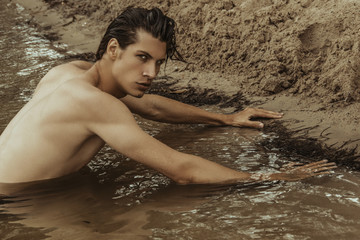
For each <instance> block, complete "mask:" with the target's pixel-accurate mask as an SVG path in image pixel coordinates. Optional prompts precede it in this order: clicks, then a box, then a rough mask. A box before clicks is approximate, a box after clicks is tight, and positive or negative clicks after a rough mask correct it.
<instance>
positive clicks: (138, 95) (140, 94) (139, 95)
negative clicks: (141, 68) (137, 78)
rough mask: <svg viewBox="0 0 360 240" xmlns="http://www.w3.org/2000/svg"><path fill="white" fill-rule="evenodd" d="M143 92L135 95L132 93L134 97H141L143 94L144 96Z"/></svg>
mask: <svg viewBox="0 0 360 240" xmlns="http://www.w3.org/2000/svg"><path fill="white" fill-rule="evenodd" d="M144 94H145V93H144V92H142V93H139V94H137V95H134V97H136V98H142V97H143V96H144Z"/></svg>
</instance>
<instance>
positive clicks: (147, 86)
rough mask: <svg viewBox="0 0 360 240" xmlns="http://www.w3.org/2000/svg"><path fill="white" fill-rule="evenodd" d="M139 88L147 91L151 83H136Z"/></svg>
mask: <svg viewBox="0 0 360 240" xmlns="http://www.w3.org/2000/svg"><path fill="white" fill-rule="evenodd" d="M137 84H138V85H139V86H140V87H142V88H143V89H148V88H149V87H150V85H151V83H147V82H146V83H140V82H138V83H137Z"/></svg>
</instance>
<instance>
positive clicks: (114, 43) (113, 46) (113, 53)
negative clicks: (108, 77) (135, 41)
mask: <svg viewBox="0 0 360 240" xmlns="http://www.w3.org/2000/svg"><path fill="white" fill-rule="evenodd" d="M119 51H120V45H119V42H118V40H116V38H112V39H110V40H109V42H108V45H107V48H106V53H107V54H108V55H109V57H110V58H111V59H112V60H115V59H116V57H117V56H118V54H119Z"/></svg>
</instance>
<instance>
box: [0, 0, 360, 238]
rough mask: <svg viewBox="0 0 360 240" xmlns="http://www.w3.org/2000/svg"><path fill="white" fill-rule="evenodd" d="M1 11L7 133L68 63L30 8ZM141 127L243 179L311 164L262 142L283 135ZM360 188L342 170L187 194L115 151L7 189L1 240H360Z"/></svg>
mask: <svg viewBox="0 0 360 240" xmlns="http://www.w3.org/2000/svg"><path fill="white" fill-rule="evenodd" d="M0 3H1V4H0V21H1V23H2V28H1V29H0V32H1V39H0V51H1V57H2V64H1V67H0V73H1V79H0V100H1V102H0V104H1V114H0V131H2V130H3V129H4V128H5V126H6V124H7V123H8V122H9V121H10V119H11V118H12V117H13V116H14V114H15V113H16V112H17V111H18V110H19V109H20V108H21V107H22V106H23V105H24V104H25V103H26V101H28V99H29V98H30V97H31V94H32V91H33V89H34V88H35V86H36V84H37V82H38V81H39V79H40V78H41V76H43V75H44V73H45V72H46V71H47V70H48V69H49V68H51V67H52V66H54V65H56V64H59V63H62V62H64V61H65V60H64V59H65V56H64V55H62V54H60V53H59V52H58V51H57V48H58V47H59V46H56V47H54V46H53V45H52V44H51V43H50V42H49V41H47V40H45V39H43V38H42V37H41V36H40V34H39V33H37V31H36V29H34V28H31V27H29V26H28V25H26V24H25V23H24V19H23V18H22V17H21V14H22V9H21V7H20V6H16V5H14V4H9V1H8V0H0ZM60 48H62V47H61V46H60ZM209 108H211V109H216V108H215V107H209ZM138 121H139V124H140V125H141V126H142V128H143V129H144V130H145V131H147V132H148V133H149V134H151V135H152V136H154V137H156V138H157V139H159V140H161V141H162V142H164V143H166V144H168V145H170V146H171V147H173V148H175V149H177V150H179V151H183V152H187V153H192V154H196V155H200V156H203V157H205V158H208V159H211V160H213V161H216V162H218V163H221V164H223V165H226V166H228V167H231V168H234V169H238V170H241V171H252V172H253V171H262V172H265V171H277V170H278V169H279V168H280V166H281V165H283V164H286V163H288V162H291V161H307V159H298V157H296V156H291V155H284V154H283V153H281V152H280V151H279V150H278V149H268V148H266V147H262V146H261V145H260V144H258V143H259V141H261V140H263V139H268V140H269V141H271V139H274V138H276V137H278V136H276V134H264V133H262V132H261V131H257V130H250V129H239V128H232V127H207V126H202V125H194V126H187V125H169V124H159V123H155V122H150V121H145V120H143V119H140V118H139V119H138ZM19 171H26V169H22V168H21V166H19ZM359 186H360V174H359V173H358V172H351V171H348V170H346V169H341V168H340V169H337V170H336V171H335V172H334V174H332V175H329V176H325V177H316V178H311V179H308V180H304V181H301V182H292V183H284V182H277V183H266V184H253V185H231V186H221V185H214V186H200V185H193V186H178V185H176V184H174V183H172V182H171V181H169V180H168V179H167V178H166V177H164V176H162V175H161V174H158V173H156V172H155V171H153V170H151V169H148V168H146V167H144V166H142V165H141V164H137V163H135V162H133V161H132V160H130V159H127V158H125V157H123V156H121V155H120V154H117V153H115V152H114V151H113V150H111V149H110V148H108V147H105V148H104V149H103V150H102V151H101V152H100V153H99V154H98V155H97V156H96V158H95V159H94V160H93V161H92V162H91V163H90V164H89V165H88V166H87V167H85V168H84V169H82V170H81V171H80V172H78V173H75V174H72V175H69V176H66V177H63V178H59V179H54V180H49V181H41V182H37V183H32V184H1V186H0V187H1V188H6V189H7V190H8V191H11V192H12V193H13V194H11V197H9V196H8V197H2V198H0V239H87V240H88V239H98V240H100V239H106V240H108V239H214V240H215V239H216V240H217V239H301V240H303V239H334V240H335V239H336V240H338V239H358V235H359V234H360V200H359V195H360V190H359Z"/></svg>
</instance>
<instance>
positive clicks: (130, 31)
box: [96, 7, 185, 62]
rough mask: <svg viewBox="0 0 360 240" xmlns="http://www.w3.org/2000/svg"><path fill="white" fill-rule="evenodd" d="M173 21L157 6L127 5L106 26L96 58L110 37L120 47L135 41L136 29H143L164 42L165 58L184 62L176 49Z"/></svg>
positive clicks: (100, 56) (102, 51)
mask: <svg viewBox="0 0 360 240" xmlns="http://www.w3.org/2000/svg"><path fill="white" fill-rule="evenodd" d="M175 27H176V24H175V21H174V20H173V19H171V18H169V17H167V16H165V15H164V14H163V13H162V11H161V10H160V9H158V8H153V9H151V10H148V9H145V8H134V7H129V8H127V9H126V10H125V11H123V12H122V13H121V14H120V15H119V16H118V17H117V18H115V19H114V20H113V21H112V22H111V23H110V25H109V26H108V28H107V30H106V32H105V35H104V37H103V38H102V40H101V42H100V45H99V48H98V50H97V52H96V60H100V59H101V58H102V56H103V55H104V53H105V52H106V48H107V44H108V42H109V41H110V39H112V38H115V39H116V40H117V41H118V42H119V44H120V47H121V48H122V49H125V48H126V47H127V46H129V45H130V44H133V43H135V42H136V41H137V35H136V34H137V31H138V30H145V31H146V32H148V33H150V34H152V36H153V37H154V38H157V39H159V40H160V41H162V42H166V60H167V59H169V58H170V59H173V60H179V61H182V62H185V60H184V59H183V57H182V56H181V54H180V53H179V52H178V50H177V49H176V38H175Z"/></svg>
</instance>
